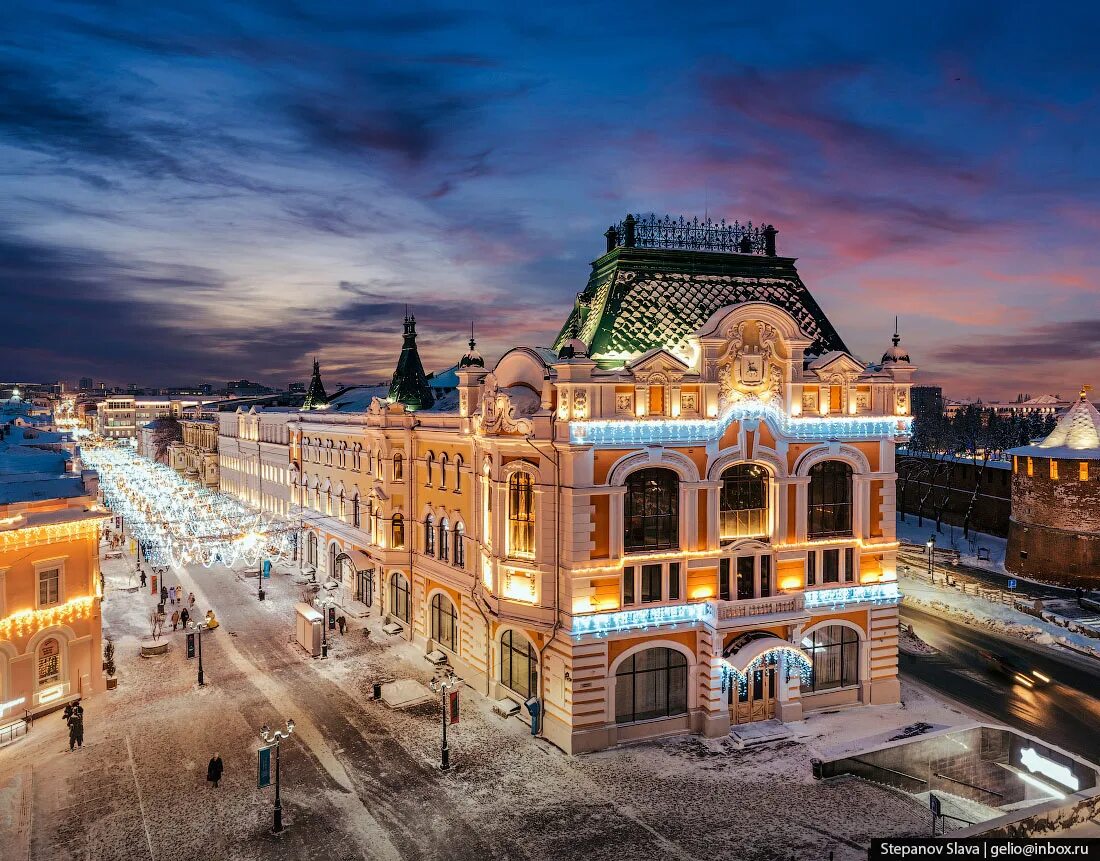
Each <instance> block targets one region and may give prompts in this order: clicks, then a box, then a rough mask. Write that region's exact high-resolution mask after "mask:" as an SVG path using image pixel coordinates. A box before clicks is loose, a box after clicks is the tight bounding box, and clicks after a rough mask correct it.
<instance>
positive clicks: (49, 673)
mask: <svg viewBox="0 0 1100 861" xmlns="http://www.w3.org/2000/svg"><path fill="white" fill-rule="evenodd" d="M60 681H61V643H59V642H58V641H57V638H56V637H50V638H49V639H48V640H44V641H43V642H42V645H41V646H39V647H38V686H39V687H42V686H43V685H51V684H55V683H57V682H60Z"/></svg>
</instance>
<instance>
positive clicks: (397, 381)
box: [390, 312, 435, 410]
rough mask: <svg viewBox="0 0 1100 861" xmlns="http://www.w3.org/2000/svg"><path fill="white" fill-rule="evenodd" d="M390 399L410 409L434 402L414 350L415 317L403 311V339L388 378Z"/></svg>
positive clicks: (424, 407) (427, 406)
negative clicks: (391, 375)
mask: <svg viewBox="0 0 1100 861" xmlns="http://www.w3.org/2000/svg"><path fill="white" fill-rule="evenodd" d="M390 400H391V401H397V402H399V403H402V404H404V405H405V406H406V407H407V408H408V409H410V410H426V409H428V408H430V407H431V405H432V404H434V403H435V397H434V396H433V395H432V387H431V386H429V385H428V378H427V376H426V375H425V374H424V365H423V363H422V362H421V361H420V354H419V353H418V352H417V351H416V318H415V317H410V316H409V314H408V312H406V313H405V340H404V343H402V345H401V355H400V357H398V359H397V368H396V370H394V372H393V379H392V380H390Z"/></svg>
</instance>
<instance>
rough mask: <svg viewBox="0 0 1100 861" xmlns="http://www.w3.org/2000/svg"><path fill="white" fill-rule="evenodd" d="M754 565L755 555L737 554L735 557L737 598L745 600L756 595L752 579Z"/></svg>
mask: <svg viewBox="0 0 1100 861" xmlns="http://www.w3.org/2000/svg"><path fill="white" fill-rule="evenodd" d="M755 567H756V557H754V556H738V557H737V600H738V601H747V600H748V599H749V598H755V597H756V588H755V584H754V583H753V582H752V581H753V575H754V573H755V571H754V569H755Z"/></svg>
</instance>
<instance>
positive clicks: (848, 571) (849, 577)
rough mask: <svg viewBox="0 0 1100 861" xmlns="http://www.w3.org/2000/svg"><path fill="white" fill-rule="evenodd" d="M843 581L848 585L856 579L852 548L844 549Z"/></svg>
mask: <svg viewBox="0 0 1100 861" xmlns="http://www.w3.org/2000/svg"><path fill="white" fill-rule="evenodd" d="M844 579H845V581H847V582H848V583H852V582H855V579H856V554H855V549H854V548H852V547H845V548H844Z"/></svg>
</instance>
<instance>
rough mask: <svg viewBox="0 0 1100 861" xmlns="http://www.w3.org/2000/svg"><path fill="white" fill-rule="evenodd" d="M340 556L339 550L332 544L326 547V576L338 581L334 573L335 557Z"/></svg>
mask: <svg viewBox="0 0 1100 861" xmlns="http://www.w3.org/2000/svg"><path fill="white" fill-rule="evenodd" d="M339 555H340V548H339V547H337V546H336V543H335V542H333V543H332V544H330V545H329V546H328V576H329V577H331V578H332V579H333V580H339V579H340V578H339V576H338V575H337V571H336V557H337V556H339Z"/></svg>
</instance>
